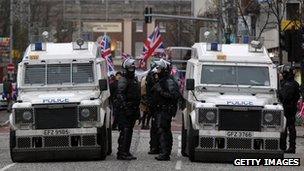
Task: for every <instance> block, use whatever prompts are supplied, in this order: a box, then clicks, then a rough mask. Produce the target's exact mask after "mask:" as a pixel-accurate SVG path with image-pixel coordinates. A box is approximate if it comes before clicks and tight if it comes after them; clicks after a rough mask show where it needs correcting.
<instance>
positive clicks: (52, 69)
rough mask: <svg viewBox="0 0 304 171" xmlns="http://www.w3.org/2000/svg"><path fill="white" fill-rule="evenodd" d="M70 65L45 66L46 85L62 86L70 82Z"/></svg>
mask: <svg viewBox="0 0 304 171" xmlns="http://www.w3.org/2000/svg"><path fill="white" fill-rule="evenodd" d="M70 71H71V69H70V64H51V65H48V66H47V83H48V84H63V83H70V82H71V76H70V74H71V72H70Z"/></svg>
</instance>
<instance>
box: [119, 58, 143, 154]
mask: <svg viewBox="0 0 304 171" xmlns="http://www.w3.org/2000/svg"><path fill="white" fill-rule="evenodd" d="M122 67H123V68H124V69H125V73H124V76H123V77H122V78H121V79H119V80H118V84H117V93H116V100H117V104H119V106H120V108H119V109H118V113H117V116H118V129H119V131H120V134H119V138H118V152H117V159H118V160H136V159H137V158H136V157H134V156H133V155H132V154H131V153H130V146H131V140H132V134H133V127H134V125H135V122H136V120H137V119H138V118H139V116H140V111H139V104H140V85H139V83H138V81H137V79H136V77H135V60H134V59H131V58H128V59H126V60H125V61H124V62H123V65H122Z"/></svg>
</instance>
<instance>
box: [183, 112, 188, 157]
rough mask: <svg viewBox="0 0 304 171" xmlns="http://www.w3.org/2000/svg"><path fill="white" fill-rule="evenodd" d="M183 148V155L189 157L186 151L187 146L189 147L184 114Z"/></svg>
mask: <svg viewBox="0 0 304 171" xmlns="http://www.w3.org/2000/svg"><path fill="white" fill-rule="evenodd" d="M182 123H183V124H182V140H181V141H182V142H181V143H182V150H181V153H182V155H183V156H185V157H187V156H188V154H187V152H186V147H187V130H186V129H185V123H184V116H182Z"/></svg>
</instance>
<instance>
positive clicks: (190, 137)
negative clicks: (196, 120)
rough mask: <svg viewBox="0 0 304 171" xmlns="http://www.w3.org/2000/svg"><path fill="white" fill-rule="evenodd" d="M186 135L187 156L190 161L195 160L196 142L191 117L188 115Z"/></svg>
mask: <svg viewBox="0 0 304 171" xmlns="http://www.w3.org/2000/svg"><path fill="white" fill-rule="evenodd" d="M187 131H188V132H187V133H188V134H187V135H188V136H187V140H188V156H189V159H190V161H192V162H194V161H195V156H194V153H195V150H194V149H195V144H196V141H197V140H196V139H195V138H196V137H195V132H194V129H193V127H192V121H191V117H190V116H189V126H188V130H187Z"/></svg>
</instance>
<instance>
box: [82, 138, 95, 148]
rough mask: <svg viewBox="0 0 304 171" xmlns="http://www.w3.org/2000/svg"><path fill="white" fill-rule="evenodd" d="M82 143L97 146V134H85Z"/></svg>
mask: <svg viewBox="0 0 304 171" xmlns="http://www.w3.org/2000/svg"><path fill="white" fill-rule="evenodd" d="M82 145H83V146H95V145H96V136H95V135H89V136H83V137H82Z"/></svg>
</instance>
